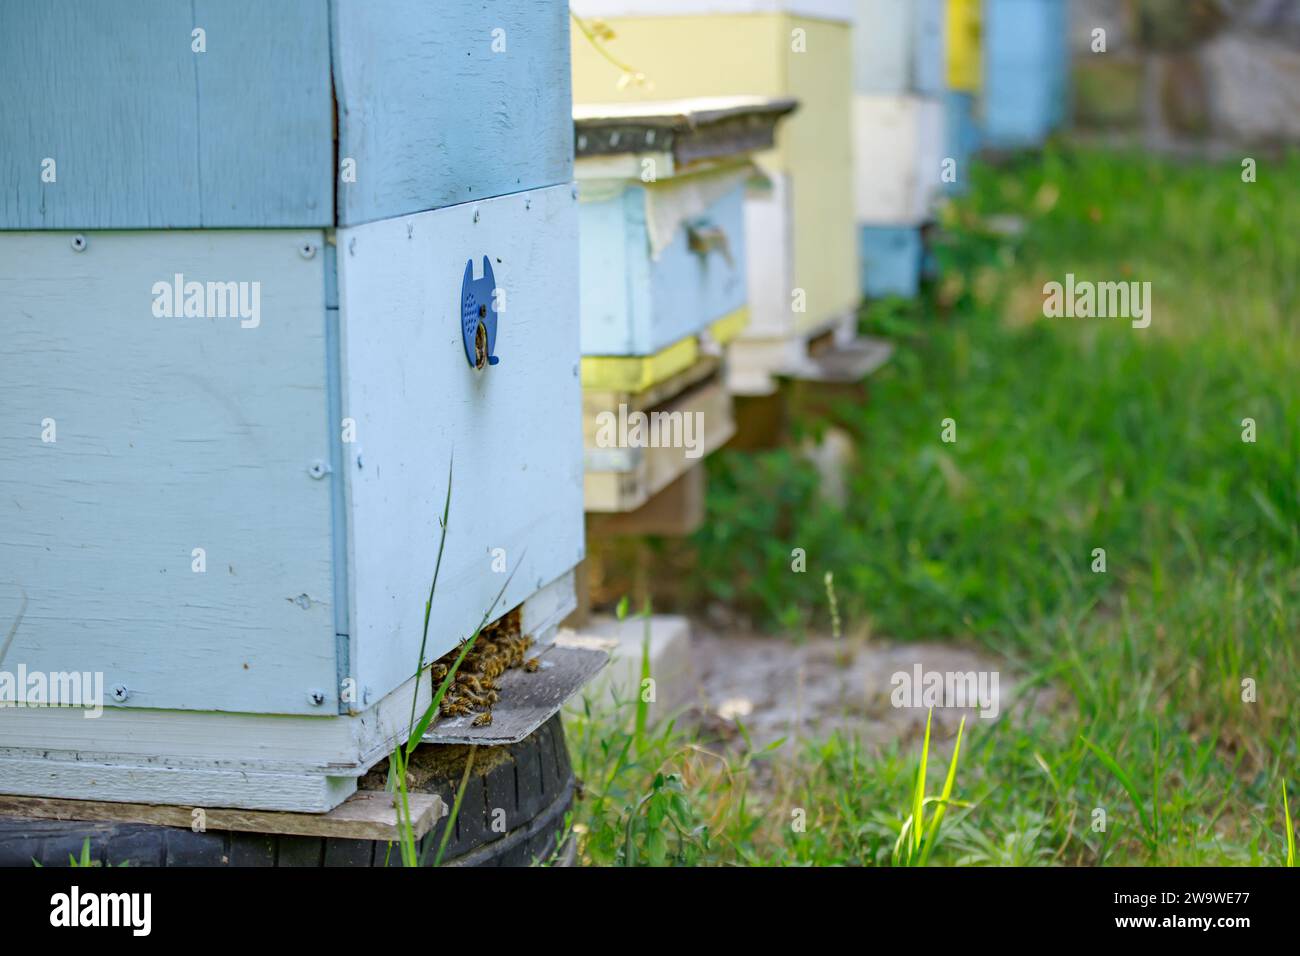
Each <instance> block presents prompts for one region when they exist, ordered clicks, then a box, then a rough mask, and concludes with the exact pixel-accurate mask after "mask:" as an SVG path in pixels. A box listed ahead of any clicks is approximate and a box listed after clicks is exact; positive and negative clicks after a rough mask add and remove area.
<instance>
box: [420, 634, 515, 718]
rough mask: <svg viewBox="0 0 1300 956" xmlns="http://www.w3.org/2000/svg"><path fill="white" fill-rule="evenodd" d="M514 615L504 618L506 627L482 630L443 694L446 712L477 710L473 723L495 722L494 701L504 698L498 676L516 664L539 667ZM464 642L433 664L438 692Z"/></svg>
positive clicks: (462, 713)
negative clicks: (529, 651)
mask: <svg viewBox="0 0 1300 956" xmlns="http://www.w3.org/2000/svg"><path fill="white" fill-rule="evenodd" d="M514 618H515V615H511V616H510V619H509V620H508V621H503V622H501V623H502V624H503V625H504V626H503V627H497V628H493V629H490V630H488V631H484V632H483V633H481V634H479V636H478V640H476V641H475V642H474V646H473V647H471V648H470V650H469V653H467V654H466V655H465V659H464V660H463V661H461V662H460V667H458V668H457V669H456V677H455V679H454V680H453V681H452V684H451V686H450V687H448V688H447V693H446V694H444V695H443V698H442V704H441V710H442V716H444V717H467V716H469V715H470V714H477V716H476V717H475V718H474V721H473V726H475V727H486V726H488V725H489V724H491V723H492V705H493V704H495V703H496V702H497V701H498V700H500V698H501V693H500V691H499V690H498V689H497V678H499V677H500V676H501V675H502V674H504V673H505V672H506V671H507V670H509V669H510V668H512V667H522V668H523V669H524V670H526V671H529V672H532V671H536V670H537V667H538V662H537V658H535V657H529V656H528V645H529V644H531V643H532V640H531V638H528V637H526V636H524V635H523V634H521V633H519V624H518V621H517V620H515V619H514ZM463 646H464V645H463V644H462V645H461V646H458V647H456V648H453V649H452V650H450V651H448V652H447V653H446V654H444V655H443V656H442V657H440V658H439V659H438V660H437V661H436V662H435V663H434V664H433V666H432V668H431V671H430V673H431V675H432V677H433V687H434V691H435V692H436V691H437V688H439V687H441V686H442V682H443V681H444V680H445V679H446V677H447V673H448V672H449V671H450V670H451V668H452V667H453V666H454V665H455V663H456V658H457V657H459V656H460V652H461V649H462V647H463Z"/></svg>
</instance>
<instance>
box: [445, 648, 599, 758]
mask: <svg viewBox="0 0 1300 956" xmlns="http://www.w3.org/2000/svg"><path fill="white" fill-rule="evenodd" d="M538 663H539V666H538V669H537V670H536V671H533V672H531V673H530V672H528V671H525V670H523V669H522V668H516V669H514V670H508V671H506V672H505V674H503V675H502V676H501V677H500V678H499V679H498V680H497V687H498V689H499V690H500V692H501V699H500V700H499V701H498V702H497V703H496V705H495V706H493V708H492V722H491V723H490V724H488V725H487V726H485V727H475V726H473V722H474V719H475V718H474V717H472V716H468V717H451V718H448V717H439V718H438V720H436V721H435V722H434V724H433V726H431V727H430V728H429V730H428V731H427V732H426V733H425V735H424V738H423V739H424V742H425V743H426V744H427V743H436V744H481V745H483V746H489V747H491V746H502V745H505V744H515V743H519V741H521V740H523V739H524V738H525V737H527V736H528V735H529V734H531V733H532V732H533V731H535V730H536V729H537V728H539V727H541V726H542V725H543V724H544V723H546V722H547V721H548V720H550V719H551V718H552V717H553V716H555V715H556V714H557V713H559V711H560V708H561V707H562V706H564V702H565V701H566V700H568V699H569V698H570V697H571V696H573V695H574V694H575V693H577V692H578V691H579V690H581V689H582V686H583V685H584V684H586V683H587V681H589V680H591V678H592V677H594V676H595V675H596V674H597V673H598V672H599V671H600V669H601V668H602V667H604V666H605V665H606V664H608V663H609V653H608V652H607V651H603V650H595V649H590V648H578V647H562V646H560V645H559V644H553V645H551V646H550V647H549V648H548V649H547V650H546V651H545V652H544V653H543V654H541V655H540V656H539V658H538Z"/></svg>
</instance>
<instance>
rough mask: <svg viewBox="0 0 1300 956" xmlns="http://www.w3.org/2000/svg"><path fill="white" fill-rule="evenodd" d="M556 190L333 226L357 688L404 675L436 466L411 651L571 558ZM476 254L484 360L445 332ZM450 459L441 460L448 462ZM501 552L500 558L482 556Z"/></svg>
mask: <svg viewBox="0 0 1300 956" xmlns="http://www.w3.org/2000/svg"><path fill="white" fill-rule="evenodd" d="M575 192H576V191H575V190H574V189H573V188H571V187H570V186H561V187H551V188H547V189H541V190H534V191H531V192H528V193H522V194H517V195H512V196H504V197H500V198H497V199H492V200H487V201H485V202H477V203H467V204H464V205H460V206H452V207H449V208H447V209H441V210H437V211H434V212H429V213H421V214H418V215H415V216H408V217H403V218H399V219H392V220H384V221H381V222H375V223H369V224H366V225H362V226H357V227H353V228H349V229H340V230H339V233H338V249H339V253H338V255H339V262H338V271H339V303H340V333H341V344H342V355H343V364H344V371H343V388H344V395H343V411H344V414H345V415H346V416H348V417H350V418H352V419H354V420H355V422H356V429H357V431H356V442H355V443H353V444H350V445H348V446H347V448H346V449H345V452H346V464H345V469H344V470H345V472H346V474H347V478H346V480H347V493H348V500H347V507H348V521H347V524H348V535H349V562H348V564H349V568H350V578H351V592H350V595H349V598H350V600H349V605H350V609H351V616H352V625H353V626H352V629H351V666H352V670H353V674H354V676H355V678H356V680H357V682H358V685H359V686H360V687H362V688H365V689H366V690H367V691H369V692H370V694H371V695H372V696H382V695H383V694H385V693H387V692H388V691H389V690H391V689H392V688H394V687H396V686H397V685H399V684H400V683H401V682H402V681H403V680H405V679H406V678H407V677H408V676H409V675H410V674H411V673H412V671H413V669H414V667H415V664H416V661H417V659H418V656H419V649H420V641H421V631H422V624H423V617H424V603H425V600H426V598H427V597H428V593H429V583H430V579H431V577H432V574H433V569H434V562H435V559H436V557H437V552H438V543H439V538H440V533H439V526H438V519H439V517H440V516H441V514H442V510H443V502H444V499H445V496H446V493H447V480H448V470H449V466H451V467H453V471H452V490H451V518H450V521H449V523H448V528H447V537H446V550H445V553H444V555H443V559H442V567H441V572H440V575H439V578H438V588H437V592H436V593H435V595H434V598H433V608H432V615H431V621H432V622H433V623H432V625H431V627H430V633H429V639H428V646H427V648H426V657H427V659H429V660H433V659H435V658H437V657H438V656H440V655H441V654H443V653H445V652H446V651H447V650H449V649H450V648H451V647H452V646H453V645H454V644H455V643H456V642H457V641H459V640H461V639H462V638H465V637H468V636H469V635H470V633H472V632H473V630H474V627H475V626H476V625H477V624H478V622H479V621H480V620H481V618H482V616H483V615H484V613H485V612H488V611H489V610H490V609H492V608H493V600H494V599H495V598H496V596H497V594H498V593H499V592H500V591H501V588H502V586H503V585H504V584H505V583H506V578H507V575H506V574H504V573H495V572H494V571H493V569H492V565H493V562H494V559H495V558H496V557H499V556H501V557H504V562H505V565H506V566H507V567H508V569H509V571H510V572H513V574H514V576H513V577H512V578H510V579H509V581H510V583H509V585H508V587H507V588H506V590H505V593H504V595H503V596H502V598H501V600H500V601H499V602H498V603H497V604H496V606H495V610H492V612H491V615H490V616H491V618H493V619H494V618H496V617H498V616H500V615H501V614H503V613H505V612H506V611H508V610H510V609H511V608H512V607H515V606H516V605H518V604H519V603H520V602H521V601H523V599H524V598H526V597H527V596H528V595H530V594H531V593H533V592H534V591H536V590H537V589H538V588H540V587H541V586H542V585H543V584H545V583H546V582H548V581H551V580H553V579H555V578H557V577H559V576H560V575H562V574H563V573H564V572H566V571H568V570H569V569H570V568H572V567H573V566H574V565H575V564H577V562H578V561H579V560H580V559H581V557H582V554H583V547H582V497H581V495H582V451H581V447H582V446H581V441H582V438H581V420H580V404H579V403H580V398H579V390H580V386H579V380H578V373H579V368H578V363H579V356H578V308H577V305H578V277H577V241H578V237H577V201H576V196H575ZM485 256H487V257H490V260H491V265H492V269H493V274H494V277H495V281H496V284H497V286H496V287H497V289H498V290H499V293H500V295H501V296H504V298H500V297H499V299H498V307H500V305H502V304H503V305H504V311H502V312H501V313H500V319H499V323H500V324H499V328H498V333H497V339H496V354H497V355H498V356H499V357H500V364H499V365H495V366H488V367H486V368H484V369H482V370H477V369H475V368H473V367H472V366H471V365H470V364H469V363H468V361H467V360H466V356H465V349H464V346H463V343H462V340H461V317H460V303H461V285H462V278H463V276H464V273H465V267H466V263H467V262H472V263H473V264H474V274H475V275H476V276H479V275H481V274H482V272H483V269H482V265H481V263H482V260H483V258H484V257H485ZM453 457H454V466H453ZM494 549H502V550H503V552H504V555H494Z"/></svg>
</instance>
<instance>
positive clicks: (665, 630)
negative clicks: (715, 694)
mask: <svg viewBox="0 0 1300 956" xmlns="http://www.w3.org/2000/svg"><path fill="white" fill-rule="evenodd" d="M556 643H558V644H568V645H570V646H579V647H597V648H601V649H604V650H608V651H609V652H610V656H611V660H610V662H609V665H608V666H607V667H606V668H605V669H604V670H603V671H601V673H600V674H598V675H597V676H596V677H595V679H594V680H592V682H591V683H590V684H588V685H587V687H586V689H584V690H583V692H582V694H581V695H580V697H575V698H574V699H573V700H571V701H570V702H569V705H568V707H569V708H570V709H572V710H573V711H574V712H580V711H581V709H582V699H583V698H585V699H586V700H588V701H590V702H591V706H592V709H593V710H595V711H604V712H609V711H612V710H613V709H614V708H615V707H616V706H617V704H616V702H618V703H623V702H626V704H625V707H624V710H623V713H624V714H630V713H632V712H633V709H634V703H633V702H634V701H635V700H636V698H637V696H638V695H639V694H640V692H641V661H642V656H643V654H646V653H648V655H649V658H650V678H651V679H652V680H653V681H654V684H653V688H652V689H653V692H654V700H653V701H651V702H650V719H651V720H652V721H656V720H660V719H662V718H663V717H665V716H667V715H668V714H670V713H671V712H673V711H674V710H677V709H678V708H680V707H683V706H685V705H686V704H688V703H690V701H691V699H692V697H693V696H694V692H695V672H694V668H693V666H692V662H691V624H690V621H689V620H688V619H686V618H685V617H680V616H678V615H675V614H654V615H651V617H650V618H649V619H646V618H644V617H635V618H633V617H629V618H626V619H624V620H622V621H619V620H617V619H615V618H611V617H594V618H592V620H591V621H590V622H589V623H587V624H586V625H584V626H583V628H582V630H581V631H578V632H574V631H561V632H560V634H559V635H558V636H557V637H556Z"/></svg>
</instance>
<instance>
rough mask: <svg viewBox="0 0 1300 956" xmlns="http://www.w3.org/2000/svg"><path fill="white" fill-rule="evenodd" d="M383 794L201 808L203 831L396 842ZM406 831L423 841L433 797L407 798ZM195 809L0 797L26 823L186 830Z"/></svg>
mask: <svg viewBox="0 0 1300 956" xmlns="http://www.w3.org/2000/svg"><path fill="white" fill-rule="evenodd" d="M395 799H396V796H395V794H392V793H386V792H383V791H358V792H356V793H354V794H352V796H350V797H348V799H346V800H344V801H343V802H342V803H340V804H339V805H338V806H337V807H335V808H334V809H333V810H331V811H329V812H328V813H293V812H289V811H278V812H277V811H265V810H240V809H227V808H223V807H213V808H212V809H210V810H209V809H207V808H206V807H201V809H203V816H202V821H203V826H204V828H205V829H206V830H231V831H235V832H239V833H278V834H289V835H294V836H312V837H330V838H333V839H348V840H400V839H402V836H403V834H404V832H405V830H404V828H403V826H402V821H401V819H400V818H399V815H398V811H397V807H396V804H395V803H394V800H395ZM406 799H407V805H408V808H409V811H410V818H409V819H410V832H411V833H413V834H414V836H415V838H416V839H419V838H420V837H422V836H424V835H425V834H426V833H428V832H429V831H430V830H431V829H433V825H434V823H435V822H436V821H437V820H439V819H441V817H442V816H443V815H444V813H445V812H446V810H447V809H449V808H447V807H446V805H445V804H444V803H443V801H442V798H441V797H439V796H438V795H437V794H434V793H415V792H412V793H409V794H408V795H407V798H406ZM194 809H195V808H193V807H188V806H178V805H165V806H159V805H155V804H145V803H107V802H102V801H97V800H60V799H56V798H48V797H0V817H5V818H20V819H26V820H81V821H96V822H100V821H103V822H113V823H148V824H153V825H156V826H167V827H181V828H182V829H190V828H191V827H192V826H193V825H194V822H195V818H194V815H193V810H194Z"/></svg>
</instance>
